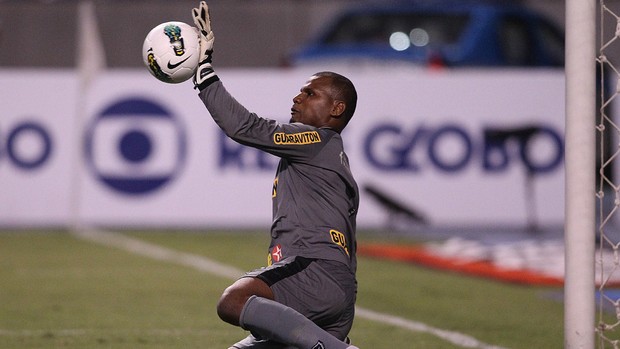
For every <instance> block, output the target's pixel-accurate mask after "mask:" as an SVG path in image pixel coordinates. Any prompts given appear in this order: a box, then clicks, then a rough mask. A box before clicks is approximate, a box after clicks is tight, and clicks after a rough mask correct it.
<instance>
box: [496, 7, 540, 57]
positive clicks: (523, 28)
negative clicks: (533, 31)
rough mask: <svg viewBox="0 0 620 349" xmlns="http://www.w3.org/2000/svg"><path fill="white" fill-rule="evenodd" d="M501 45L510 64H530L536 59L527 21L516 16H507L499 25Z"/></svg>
mask: <svg viewBox="0 0 620 349" xmlns="http://www.w3.org/2000/svg"><path fill="white" fill-rule="evenodd" d="M499 35H500V38H499V39H500V40H499V42H500V47H501V49H502V55H503V58H504V62H505V63H506V65H509V66H530V65H533V64H534V63H535V61H536V56H535V54H534V52H533V51H532V46H533V45H532V39H531V37H530V35H529V33H528V28H527V23H526V22H525V21H524V20H523V19H521V18H519V17H516V16H505V17H504V18H503V19H502V21H501V24H500V27H499Z"/></svg>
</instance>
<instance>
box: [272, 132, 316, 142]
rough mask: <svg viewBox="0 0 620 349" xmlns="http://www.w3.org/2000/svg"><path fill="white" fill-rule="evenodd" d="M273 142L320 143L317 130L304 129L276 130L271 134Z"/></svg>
mask: <svg viewBox="0 0 620 349" xmlns="http://www.w3.org/2000/svg"><path fill="white" fill-rule="evenodd" d="M273 142H274V143H275V144H278V145H284V144H292V145H304V144H312V143H320V142H321V136H319V133H318V132H317V131H306V132H299V133H284V132H277V133H274V135H273Z"/></svg>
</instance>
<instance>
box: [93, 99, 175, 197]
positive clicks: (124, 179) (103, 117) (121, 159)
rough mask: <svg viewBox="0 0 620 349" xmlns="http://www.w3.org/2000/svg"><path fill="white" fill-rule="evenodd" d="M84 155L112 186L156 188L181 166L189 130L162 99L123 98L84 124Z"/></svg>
mask: <svg viewBox="0 0 620 349" xmlns="http://www.w3.org/2000/svg"><path fill="white" fill-rule="evenodd" d="M85 156H86V164H87V167H88V169H89V170H90V171H91V173H92V174H93V175H94V176H95V178H97V179H98V180H99V181H100V182H101V183H103V184H104V185H105V186H107V187H108V188H110V189H112V190H113V191H115V192H118V193H122V194H129V195H139V194H147V193H152V192H154V191H157V190H159V189H161V188H162V187H163V186H164V185H166V184H168V183H170V182H171V181H172V180H173V179H174V178H175V177H177V176H178V175H179V173H180V172H181V170H182V169H183V166H184V163H185V156H186V133H185V129H184V127H183V125H182V123H181V122H180V120H179V119H178V118H176V117H175V115H174V114H173V113H171V112H170V111H169V110H167V109H166V108H165V107H164V106H162V105H161V104H159V103H157V102H155V101H152V100H149V99H146V98H141V97H133V98H125V99H122V100H119V101H116V102H114V103H113V104H111V105H109V106H107V107H105V108H103V110H102V111H101V112H99V113H98V114H97V115H96V116H95V118H94V120H93V121H92V123H91V124H90V125H89V126H88V127H87V128H86V132H85Z"/></svg>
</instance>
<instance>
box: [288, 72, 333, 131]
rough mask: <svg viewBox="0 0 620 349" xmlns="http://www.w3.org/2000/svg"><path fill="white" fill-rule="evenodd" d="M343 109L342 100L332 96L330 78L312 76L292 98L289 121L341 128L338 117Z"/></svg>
mask: <svg viewBox="0 0 620 349" xmlns="http://www.w3.org/2000/svg"><path fill="white" fill-rule="evenodd" d="M343 111H344V102H342V101H338V100H336V99H335V98H334V92H333V85H332V79H331V78H330V77H324V76H320V77H317V76H312V77H311V78H310V80H308V81H307V82H306V84H305V85H303V86H302V87H301V89H300V91H299V94H298V95H297V96H295V98H293V106H292V107H291V122H300V123H302V124H306V125H311V126H315V127H331V128H334V129H336V130H337V131H338V132H340V130H341V129H342V127H341V126H340V125H339V124H340V122H339V121H338V119H339V118H340V115H341V114H342V112H343Z"/></svg>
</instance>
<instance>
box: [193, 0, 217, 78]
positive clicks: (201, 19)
mask: <svg viewBox="0 0 620 349" xmlns="http://www.w3.org/2000/svg"><path fill="white" fill-rule="evenodd" d="M192 16H193V17H194V24H196V27H197V28H198V31H200V61H199V62H198V69H197V70H196V74H195V75H194V86H195V88H197V89H198V90H202V89H204V88H205V87H207V86H209V85H210V84H212V83H213V82H215V81H217V80H219V78H218V77H217V75H215V72H214V71H213V67H212V66H211V55H212V54H213V42H214V41H215V37H214V36H213V31H211V20H210V19H209V7H208V6H207V3H206V2H204V1H201V2H200V6H199V7H198V8H194V9H192Z"/></svg>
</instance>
